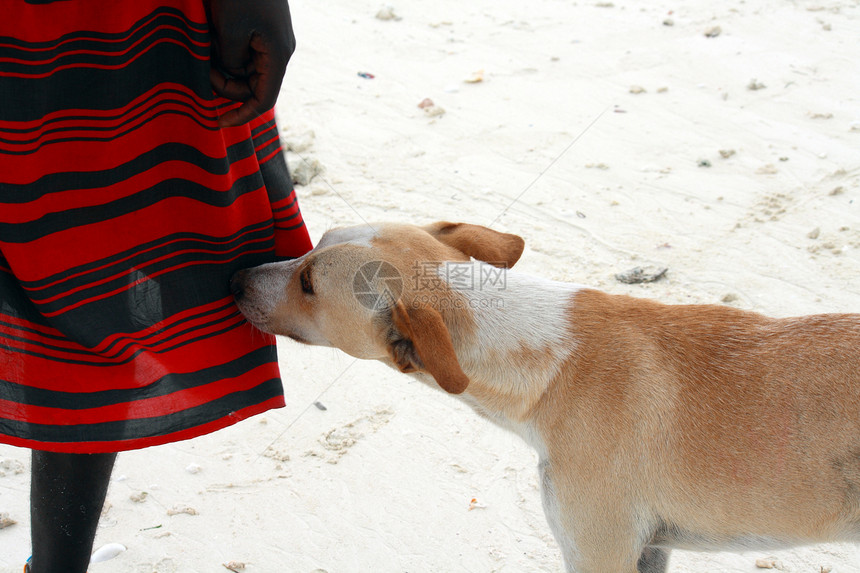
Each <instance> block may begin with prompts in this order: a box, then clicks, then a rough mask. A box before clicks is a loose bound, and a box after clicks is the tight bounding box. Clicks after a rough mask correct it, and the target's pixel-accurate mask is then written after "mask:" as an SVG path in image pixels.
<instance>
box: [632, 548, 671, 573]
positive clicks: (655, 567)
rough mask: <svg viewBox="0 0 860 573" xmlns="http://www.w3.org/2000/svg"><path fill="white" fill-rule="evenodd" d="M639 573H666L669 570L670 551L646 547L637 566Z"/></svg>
mask: <svg viewBox="0 0 860 573" xmlns="http://www.w3.org/2000/svg"><path fill="white" fill-rule="evenodd" d="M637 567H638V569H639V573H666V571H667V570H668V568H669V550H668V549H661V548H659V547H646V548H645V549H643V550H642V555H641V556H640V557H639V563H638V564H637Z"/></svg>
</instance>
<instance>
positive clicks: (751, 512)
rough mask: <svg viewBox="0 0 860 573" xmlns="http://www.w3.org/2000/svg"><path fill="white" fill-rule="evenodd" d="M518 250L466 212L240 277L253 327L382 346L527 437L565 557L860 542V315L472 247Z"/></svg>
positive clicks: (596, 561) (336, 237)
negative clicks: (592, 278) (664, 299)
mask: <svg viewBox="0 0 860 573" xmlns="http://www.w3.org/2000/svg"><path fill="white" fill-rule="evenodd" d="M522 249H523V241H522V239H520V238H519V237H516V236H514V235H508V234H503V233H498V232H495V231H492V230H489V229H486V228H483V227H478V226H475V225H468V224H451V223H437V224H434V225H429V226H426V227H416V226H410V225H396V224H380V225H373V226H361V227H351V228H342V229H334V230H331V231H329V232H328V233H326V234H325V235H324V236H323V238H322V239H321V240H320V242H319V245H318V246H317V247H316V248H315V249H314V250H313V251H311V252H310V253H308V254H307V255H305V256H303V257H301V258H299V259H296V260H293V261H289V262H281V263H274V264H269V265H264V266H261V267H257V268H254V269H249V270H245V271H240V272H239V273H238V274H237V275H236V277H234V279H233V289H234V294H235V297H236V301H237V303H238V305H239V307H240V308H241V310H242V312H243V313H244V314H245V316H246V317H247V319H248V320H249V321H250V322H251V323H253V324H254V325H256V326H257V327H259V328H260V329H262V330H265V331H268V332H271V333H275V334H281V335H286V336H289V337H291V338H293V339H295V340H298V341H301V342H305V343H309V344H316V345H324V346H332V347H337V348H340V349H341V350H343V351H345V352H347V353H349V354H351V355H353V356H356V357H359V358H367V359H377V360H381V361H383V362H385V363H387V364H389V365H391V366H394V367H396V368H398V369H400V370H401V371H403V372H409V373H411V374H413V375H415V376H416V377H418V378H419V379H420V380H422V381H424V382H426V383H428V384H430V385H431V386H434V387H441V388H442V389H444V390H445V391H447V392H449V393H451V394H457V395H458V396H459V397H461V398H462V399H463V400H465V401H466V402H467V403H468V404H470V405H471V406H472V407H474V409H475V410H476V411H477V412H478V413H480V414H482V415H483V416H486V417H487V418H489V419H490V420H492V421H494V422H496V423H498V424H500V425H501V426H503V427H505V428H508V429H510V430H513V431H514V432H516V433H517V434H519V435H520V436H522V438H523V439H525V441H526V442H528V443H529V444H531V445H532V446H533V447H534V448H535V449H536V450H537V452H538V454H539V458H540V464H539V471H540V475H541V485H542V497H543V505H544V510H545V512H546V516H547V519H548V521H549V524H550V526H551V528H552V531H553V533H554V534H555V537H556V539H557V540H558V542H559V544H560V545H561V549H562V553H563V555H564V560H565V563H566V566H567V570H568V571H571V572H573V571H575V572H580V573H582V572H590V573H634V572H636V571H637V570H638V571H640V572H649V573H653V572H659V571H665V569H666V563H667V560H668V551H669V549H671V548H685V549H696V550H735V549H736V550H742V549H750V548H764V547H767V548H778V547H787V546H792V545H799V544H808V543H816V542H822V541H836V540H842V541H860V314H829V315H817V316H806V317H800V318H787V319H773V318H768V317H765V316H762V315H759V314H756V313H752V312H746V311H742V310H737V309H734V308H729V307H724V306H709V305H695V306H678V305H664V304H660V303H657V302H653V301H649V300H640V299H635V298H631V297H628V296H619V295H610V294H606V293H603V292H600V291H597V290H594V289H591V288H586V287H583V286H579V285H574V284H566V283H559V282H552V281H549V280H544V279H540V278H535V277H531V276H525V275H523V274H520V273H516V272H512V271H506V272H504V274H500V273H503V271H501V270H499V269H497V268H496V267H494V266H490V265H488V264H487V263H486V262H482V261H487V262H490V263H493V264H495V265H498V266H500V267H510V266H512V265H513V264H514V263H515V262H516V261H517V259H518V258H519V256H520V254H521V253H522ZM472 258H474V259H475V260H472ZM469 279H471V282H470V280H469ZM437 385H438V386H437Z"/></svg>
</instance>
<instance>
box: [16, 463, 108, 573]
mask: <svg viewBox="0 0 860 573" xmlns="http://www.w3.org/2000/svg"><path fill="white" fill-rule="evenodd" d="M114 461H116V454H114V453H112V454H60V453H55V452H42V451H36V450H34V451H33V463H32V470H31V472H32V475H31V478H30V521H31V536H32V540H33V558H32V559H31V561H30V564H29V571H30V572H31V573H84V572H85V571H86V570H87V566H88V565H89V561H90V553H92V550H93V540H94V538H95V536H96V526H97V525H98V522H99V516H100V515H101V511H102V506H103V505H104V501H105V495H106V494H107V488H108V483H109V482H110V475H111V471H112V470H113V464H114Z"/></svg>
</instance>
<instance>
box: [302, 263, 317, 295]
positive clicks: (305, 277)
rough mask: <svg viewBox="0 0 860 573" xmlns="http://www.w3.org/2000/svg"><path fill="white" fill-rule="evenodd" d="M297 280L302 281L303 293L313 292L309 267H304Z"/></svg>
mask: <svg viewBox="0 0 860 573" xmlns="http://www.w3.org/2000/svg"><path fill="white" fill-rule="evenodd" d="M299 281H300V282H301V283H302V292H303V293H305V294H314V285H313V283H312V282H311V269H310V267H305V268H303V269H302V272H301V274H300V275H299Z"/></svg>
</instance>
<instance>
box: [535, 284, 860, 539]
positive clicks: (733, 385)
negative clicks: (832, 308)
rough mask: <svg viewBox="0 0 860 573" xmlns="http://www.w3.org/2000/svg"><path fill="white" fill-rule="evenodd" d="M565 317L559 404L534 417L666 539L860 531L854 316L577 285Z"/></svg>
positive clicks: (582, 477)
mask: <svg viewBox="0 0 860 573" xmlns="http://www.w3.org/2000/svg"><path fill="white" fill-rule="evenodd" d="M571 324H572V325H573V326H572V328H573V331H574V339H575V340H576V345H575V350H574V352H573V353H572V355H571V359H570V361H569V363H568V364H567V367H566V369H565V370H564V372H563V374H562V375H561V376H560V377H559V379H558V380H557V383H556V384H555V387H554V388H553V390H552V391H551V394H549V395H548V396H547V400H548V401H552V402H554V403H556V404H565V408H564V411H562V410H561V409H560V408H557V407H553V408H549V409H548V410H547V411H546V413H545V415H544V416H543V417H542V418H541V424H542V426H543V428H544V431H545V432H547V433H549V434H550V435H552V436H553V438H552V444H551V445H550V446H549V447H550V450H551V451H550V456H549V457H550V459H556V460H576V461H572V462H571V463H570V464H569V465H568V466H567V467H566V468H556V470H555V471H556V472H557V473H558V472H565V471H568V472H570V474H571V475H569V476H567V477H568V478H569V479H570V480H571V481H572V482H575V483H577V484H579V485H578V487H579V488H582V484H586V487H588V485H587V484H592V486H593V491H592V492H590V494H591V495H593V496H597V497H601V496H602V497H605V498H613V500H612V501H610V500H609V499H607V500H606V503H607V504H609V505H615V504H616V503H618V502H619V500H622V499H623V502H622V503H623V504H624V505H625V506H627V507H634V508H638V510H637V511H639V512H640V513H641V514H642V515H641V516H640V517H641V521H642V523H643V524H645V523H647V524H648V527H651V528H656V529H655V531H654V535H655V536H656V539H655V541H659V542H666V543H667V544H670V545H675V546H689V547H696V548H699V549H701V548H703V547H713V548H727V547H737V546H752V545H760V544H762V543H765V544H767V545H791V544H797V543H804V542H812V541H817V540H825V539H827V540H833V539H860V350H858V349H860V315H851V314H845V315H817V316H808V317H801V318H788V319H771V318H767V317H764V316H762V315H758V314H755V313H751V312H745V311H741V310H737V309H733V308H730V307H723V306H692V305H691V306H669V305H663V304H659V303H655V302H651V301H643V300H641V299H633V298H629V297H624V296H613V295H608V294H604V293H601V292H598V291H593V290H583V291H581V292H579V293H578V294H577V295H576V296H575V299H574V303H573V308H572V315H571ZM553 450H554V451H553ZM597 475H599V476H601V477H600V479H599V480H595V479H594V478H595V476H597ZM566 493H567V494H571V495H572V496H573V497H578V496H581V495H585V494H584V493H583V492H582V491H579V492H576V493H574V492H573V491H571V490H568V491H567V492H562V491H558V495H559V496H560V497H563V496H564V495H566ZM571 503H576V501H575V500H571Z"/></svg>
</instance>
